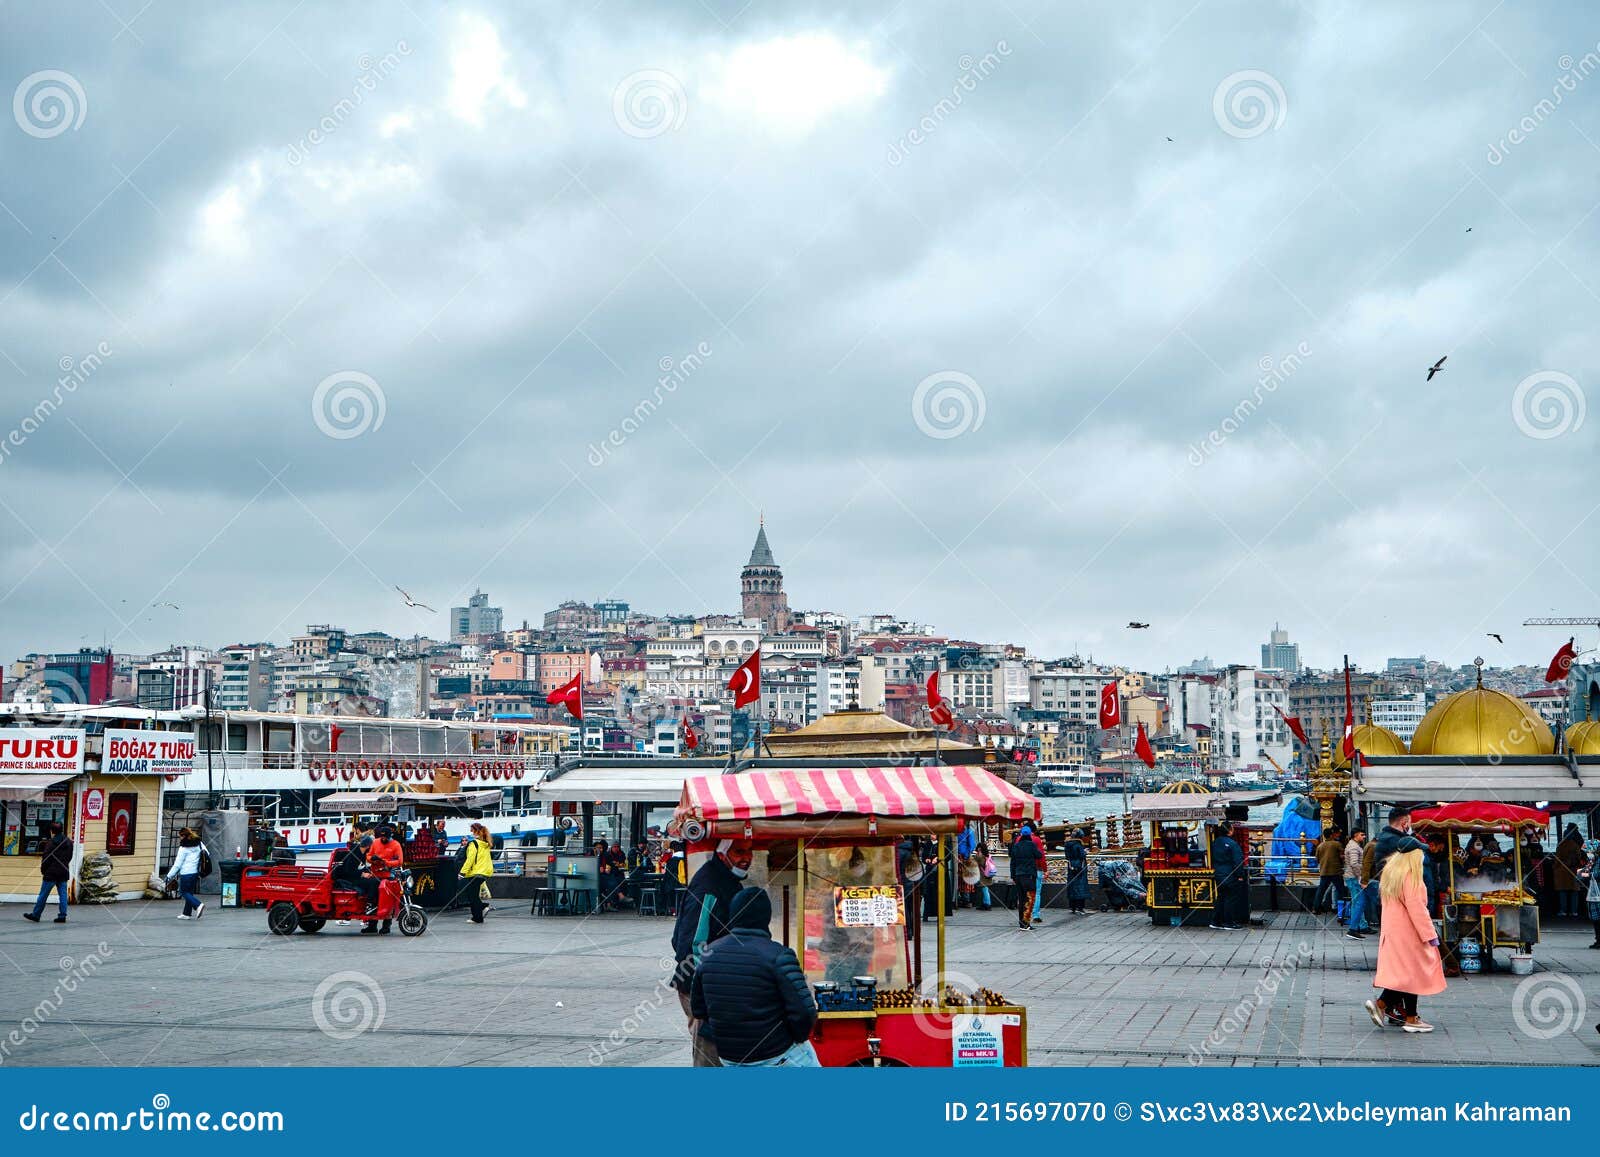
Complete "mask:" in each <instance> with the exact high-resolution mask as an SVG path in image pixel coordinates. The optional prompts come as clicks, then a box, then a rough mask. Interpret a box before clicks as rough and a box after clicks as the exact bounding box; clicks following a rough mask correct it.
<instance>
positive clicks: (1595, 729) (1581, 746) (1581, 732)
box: [1567, 719, 1600, 755]
mask: <svg viewBox="0 0 1600 1157" xmlns="http://www.w3.org/2000/svg"><path fill="white" fill-rule="evenodd" d="M1567 750H1568V751H1570V752H1572V754H1573V755H1600V719H1585V720H1584V721H1583V722H1582V723H1574V724H1573V725H1572V726H1571V727H1569V728H1567Z"/></svg>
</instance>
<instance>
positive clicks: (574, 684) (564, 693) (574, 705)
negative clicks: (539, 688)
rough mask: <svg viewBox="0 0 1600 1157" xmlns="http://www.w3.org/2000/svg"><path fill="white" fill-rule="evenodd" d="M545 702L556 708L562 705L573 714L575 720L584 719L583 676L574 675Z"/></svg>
mask: <svg viewBox="0 0 1600 1157" xmlns="http://www.w3.org/2000/svg"><path fill="white" fill-rule="evenodd" d="M544 701H545V702H546V703H548V704H550V706H552V707H554V706H555V705H556V704H557V703H560V704H562V705H563V706H565V707H566V709H567V710H568V711H570V712H572V715H573V718H575V719H582V718H583V676H582V675H574V676H573V677H572V678H571V679H570V680H569V681H567V682H565V683H563V684H561V686H559V687H557V688H556V689H555V690H554V691H552V692H550V694H548V695H546V696H545V697H544Z"/></svg>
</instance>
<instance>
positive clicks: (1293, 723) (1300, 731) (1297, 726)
mask: <svg viewBox="0 0 1600 1157" xmlns="http://www.w3.org/2000/svg"><path fill="white" fill-rule="evenodd" d="M1272 709H1273V710H1274V711H1276V712H1278V718H1279V719H1281V720H1283V721H1284V722H1285V723H1286V724H1288V725H1289V730H1290V731H1292V732H1293V733H1294V737H1295V738H1296V739H1298V740H1299V741H1300V742H1301V743H1303V744H1305V745H1306V746H1307V747H1310V746H1311V740H1309V739H1308V738H1306V729H1305V728H1304V727H1303V726H1301V723H1300V716H1298V715H1285V714H1284V713H1283V711H1282V710H1281V709H1280V708H1279V707H1278V705H1277V704H1276V703H1274V704H1273V705H1272Z"/></svg>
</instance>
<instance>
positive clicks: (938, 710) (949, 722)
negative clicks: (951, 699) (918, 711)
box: [928, 671, 956, 727]
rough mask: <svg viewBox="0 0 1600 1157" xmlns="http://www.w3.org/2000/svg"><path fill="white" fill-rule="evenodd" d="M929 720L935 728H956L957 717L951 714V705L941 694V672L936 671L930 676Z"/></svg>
mask: <svg viewBox="0 0 1600 1157" xmlns="http://www.w3.org/2000/svg"><path fill="white" fill-rule="evenodd" d="M928 719H929V720H930V721H931V722H932V723H933V725H934V726H935V727H954V726H955V725H956V717H955V716H954V715H953V714H951V712H950V705H949V704H948V703H946V702H945V701H944V696H943V695H940V694H939V672H937V671H935V672H934V673H933V674H932V675H929V676H928Z"/></svg>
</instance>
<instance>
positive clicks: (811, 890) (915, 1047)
mask: <svg viewBox="0 0 1600 1157" xmlns="http://www.w3.org/2000/svg"><path fill="white" fill-rule="evenodd" d="M1038 817H1039V804H1038V801H1036V800H1035V799H1034V798H1033V797H1032V796H1031V795H1028V794H1026V793H1025V792H1022V791H1020V790H1018V789H1017V788H1015V787H1012V786H1011V785H1010V784H1008V783H1007V782H1006V781H1005V780H1003V779H1001V778H1000V777H999V776H996V775H993V774H991V773H989V772H987V771H983V770H982V769H980V768H974V767H866V768H810V767H797V768H778V769H772V770H763V771H745V772H738V773H731V774H724V775H711V776H701V777H697V778H694V779H690V780H688V781H686V782H685V784H684V786H683V796H682V798H681V800H680V802H679V804H678V809H677V813H676V815H675V816H674V821H673V822H674V826H675V827H676V828H677V830H678V833H679V834H680V835H681V836H682V837H683V839H684V840H686V841H687V842H688V850H689V851H690V853H691V855H692V854H694V853H697V852H709V851H710V850H711V849H712V848H713V847H714V846H715V844H716V842H717V841H718V840H723V839H740V840H749V841H750V842H751V844H752V845H753V847H754V849H755V862H754V863H753V864H752V865H751V869H750V874H749V876H748V880H747V882H748V883H749V884H751V885H754V886H757V887H765V888H766V889H767V891H768V893H769V894H770V895H771V896H772V910H773V912H774V914H775V919H774V925H775V926H774V928H773V935H774V937H775V938H778V939H781V941H782V943H784V944H785V945H787V946H788V947H790V948H793V949H795V953H796V955H797V956H798V957H799V958H800V963H801V967H802V969H803V970H804V971H805V974H806V978H807V980H809V981H810V982H811V984H812V986H813V989H814V991H815V994H816V998H817V1006H818V1009H819V1014H818V1017H817V1025H816V1028H815V1030H814V1031H813V1033H812V1043H813V1044H815V1046H816V1049H817V1055H818V1057H819V1058H821V1061H822V1063H823V1064H824V1065H826V1066H830V1067H838V1066H872V1067H913V1068H942V1067H1002V1066H1004V1067H1017V1066H1023V1065H1026V1064H1027V1061H1028V1029H1027V1010H1026V1009H1024V1008H1022V1007H1020V1006H1018V1005H1014V1004H1011V1003H1009V1002H1008V1001H1006V1000H1005V999H1004V998H1003V997H1002V996H1001V995H1000V994H999V993H996V992H993V991H991V990H990V989H987V988H984V987H982V986H980V985H979V984H978V983H977V982H976V981H974V980H972V979H970V978H967V977H963V976H956V975H954V974H951V973H950V972H949V971H948V970H947V969H946V961H945V918H944V911H945V895H944V889H945V887H946V881H945V873H943V872H935V873H931V876H932V877H933V880H932V881H930V882H931V883H933V886H935V887H936V888H937V889H938V901H939V904H938V916H937V918H936V921H935V925H936V928H937V941H936V947H935V960H936V964H935V970H934V972H933V974H932V975H931V976H928V977H924V976H923V975H922V969H921V960H922V928H923V926H924V925H923V922H922V921H920V920H918V919H916V917H915V915H914V913H913V914H911V915H910V919H909V920H908V904H909V903H910V902H908V899H907V897H906V895H905V889H904V887H903V886H902V885H901V883H900V880H899V875H898V873H897V870H896V869H897V864H898V856H897V853H896V849H897V848H898V846H899V844H900V843H901V841H902V840H904V839H907V838H914V839H922V838H933V839H936V840H937V841H938V844H939V852H940V859H941V861H942V860H943V858H944V854H945V852H946V850H947V845H948V842H949V841H950V839H951V837H952V836H953V835H955V834H956V833H957V832H959V831H960V830H961V828H962V826H963V825H964V824H965V823H967V822H968V821H971V820H979V821H983V822H985V823H996V822H1001V821H1010V822H1016V821H1020V820H1023V819H1033V820H1034V821H1035V822H1037V820H1038ZM777 914H781V915H777Z"/></svg>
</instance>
